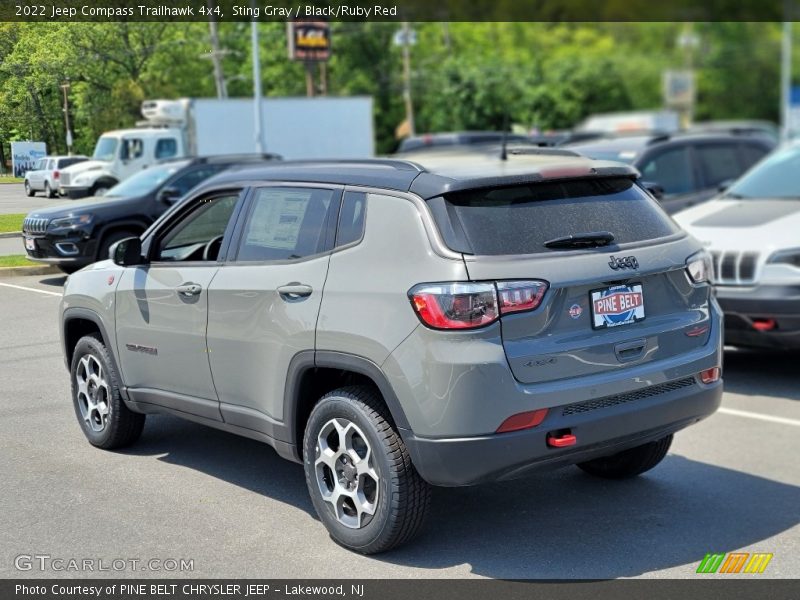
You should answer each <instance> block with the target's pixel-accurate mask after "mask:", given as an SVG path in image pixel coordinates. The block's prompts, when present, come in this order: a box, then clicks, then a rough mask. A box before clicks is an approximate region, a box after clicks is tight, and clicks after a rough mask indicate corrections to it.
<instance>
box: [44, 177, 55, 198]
mask: <svg viewBox="0 0 800 600" xmlns="http://www.w3.org/2000/svg"><path fill="white" fill-rule="evenodd" d="M44 197H45V198H55V197H56V195H55V194H54V193H53V190H52V189H51V188H50V182H48V181H45V182H44Z"/></svg>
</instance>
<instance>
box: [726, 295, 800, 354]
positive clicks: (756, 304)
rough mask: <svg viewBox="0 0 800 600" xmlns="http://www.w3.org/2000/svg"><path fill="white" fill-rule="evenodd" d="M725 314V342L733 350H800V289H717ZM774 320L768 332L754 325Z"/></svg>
mask: <svg viewBox="0 0 800 600" xmlns="http://www.w3.org/2000/svg"><path fill="white" fill-rule="evenodd" d="M717 301H718V302H719V304H720V306H721V307H722V310H723V312H724V313H725V342H726V343H728V344H732V345H734V346H755V347H763V348H800V285H761V286H757V287H755V288H753V287H747V288H744V287H741V288H739V287H727V286H721V287H718V288H717ZM765 320H772V321H774V324H773V325H772V326H771V328H770V329H769V330H766V331H760V330H758V329H756V328H755V326H754V324H755V323H758V322H759V321H761V322H762V323H763V321H765Z"/></svg>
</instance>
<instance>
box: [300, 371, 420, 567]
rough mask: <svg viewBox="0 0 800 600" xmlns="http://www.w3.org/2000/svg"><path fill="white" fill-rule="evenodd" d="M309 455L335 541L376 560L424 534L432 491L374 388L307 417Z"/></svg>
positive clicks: (323, 405)
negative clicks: (379, 554) (415, 465)
mask: <svg viewBox="0 0 800 600" xmlns="http://www.w3.org/2000/svg"><path fill="white" fill-rule="evenodd" d="M303 449H304V465H305V472H306V484H307V485H308V491H309V493H310V494H311V500H312V502H313V503H314V508H315V509H316V511H317V514H318V515H319V518H320V519H321V520H322V522H323V524H324V525H325V527H326V528H327V529H328V532H329V533H330V535H331V537H332V538H333V539H334V540H335V541H336V542H338V543H339V544H341V545H342V546H345V547H346V548H349V549H350V550H354V551H356V552H360V553H362V554H376V553H378V552H384V551H386V550H389V549H391V548H394V547H396V546H399V545H400V544H403V543H405V542H407V541H409V540H411V539H412V538H413V537H414V536H415V535H417V533H419V531H420V529H421V527H422V524H423V521H424V518H425V514H426V512H427V510H428V506H429V504H430V486H429V485H428V484H427V483H426V482H425V481H424V480H423V479H422V478H421V477H420V476H419V474H418V473H417V471H416V469H414V466H413V465H412V464H411V458H410V456H409V454H408V450H407V449H406V447H405V444H404V443H403V440H402V439H401V438H400V436H399V435H398V434H397V431H395V429H394V427H393V425H392V423H391V417H390V416H389V413H388V411H387V409H386V406H385V405H384V404H383V402H382V400H381V398H380V396H379V395H378V394H377V393H376V392H374V391H373V390H372V389H370V388H368V387H363V386H352V387H346V388H341V389H338V390H335V391H333V392H330V393H329V394H327V395H325V396H323V397H322V399H321V400H320V401H319V402H318V403H317V405H316V406H315V407H314V410H313V411H312V412H311V416H310V417H309V419H308V424H307V426H306V432H305V439H304V442H303Z"/></svg>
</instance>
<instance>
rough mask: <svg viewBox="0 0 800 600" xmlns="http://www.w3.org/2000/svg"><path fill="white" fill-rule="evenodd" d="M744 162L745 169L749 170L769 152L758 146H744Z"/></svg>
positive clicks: (742, 148) (742, 147)
mask: <svg viewBox="0 0 800 600" xmlns="http://www.w3.org/2000/svg"><path fill="white" fill-rule="evenodd" d="M741 150H742V162H743V163H744V168H745V169H749V168H750V167H752V166H753V165H754V164H756V163H757V162H758V161H760V160H761V159H762V158H764V157H765V156H766V155H767V152H768V150H767V149H766V148H764V147H763V146H759V145H757V144H742V145H741Z"/></svg>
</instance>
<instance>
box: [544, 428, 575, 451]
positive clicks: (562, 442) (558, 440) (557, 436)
mask: <svg viewBox="0 0 800 600" xmlns="http://www.w3.org/2000/svg"><path fill="white" fill-rule="evenodd" d="M577 442H578V438H576V437H575V436H574V435H572V433H570V431H569V429H567V430H562V431H552V432H550V433H548V434H547V445H548V446H550V447H551V448H566V447H567V446H574V445H575V444H576V443H577Z"/></svg>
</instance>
